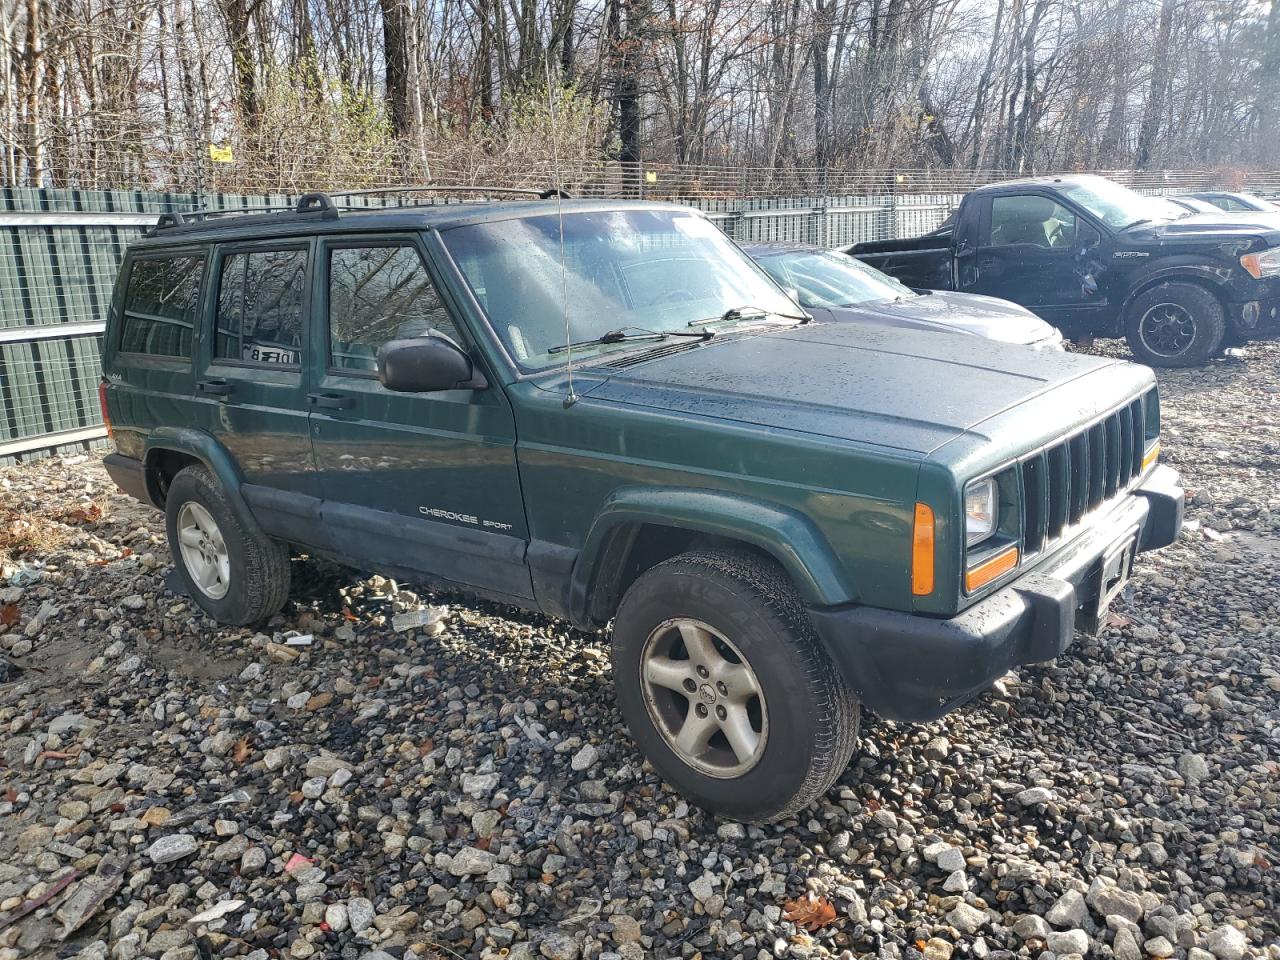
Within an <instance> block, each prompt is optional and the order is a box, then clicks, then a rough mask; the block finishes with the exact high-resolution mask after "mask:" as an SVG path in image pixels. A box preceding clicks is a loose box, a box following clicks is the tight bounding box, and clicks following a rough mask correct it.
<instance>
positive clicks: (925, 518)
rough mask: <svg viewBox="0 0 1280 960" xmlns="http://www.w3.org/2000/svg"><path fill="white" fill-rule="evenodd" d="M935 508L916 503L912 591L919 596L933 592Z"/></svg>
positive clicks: (912, 546)
mask: <svg viewBox="0 0 1280 960" xmlns="http://www.w3.org/2000/svg"><path fill="white" fill-rule="evenodd" d="M933 532H934V531H933V508H932V507H930V506H929V505H928V504H925V503H917V504H916V518H915V526H914V527H913V529H912V533H911V592H912V593H913V594H914V595H915V596H917V597H924V596H928V595H929V594H931V593H933Z"/></svg>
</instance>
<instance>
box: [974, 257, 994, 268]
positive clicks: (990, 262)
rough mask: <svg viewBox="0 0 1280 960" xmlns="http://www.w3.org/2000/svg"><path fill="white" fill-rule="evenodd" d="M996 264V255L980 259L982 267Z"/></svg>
mask: <svg viewBox="0 0 1280 960" xmlns="http://www.w3.org/2000/svg"><path fill="white" fill-rule="evenodd" d="M995 265H996V258H995V257H983V258H981V259H980V260H979V261H978V266H980V267H994V266H995Z"/></svg>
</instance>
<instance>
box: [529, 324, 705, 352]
mask: <svg viewBox="0 0 1280 960" xmlns="http://www.w3.org/2000/svg"><path fill="white" fill-rule="evenodd" d="M714 336H715V331H714V330H699V331H697V332H696V333H695V332H691V331H688V330H646V329H645V328H644V327H620V328H619V329H617V330H606V331H605V332H604V333H602V334H600V336H598V337H589V338H588V339H586V340H575V341H573V342H572V343H557V344H556V345H555V346H554V347H551V348H550V349H549V350H547V353H564V352H565V351H566V350H572V349H573V348H574V347H594V346H597V345H599V344H604V343H627V342H629V341H633V340H665V339H667V337H697V338H698V339H699V340H710V339H711V338H712V337H714Z"/></svg>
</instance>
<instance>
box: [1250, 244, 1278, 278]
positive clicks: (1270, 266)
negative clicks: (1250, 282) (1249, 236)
mask: <svg viewBox="0 0 1280 960" xmlns="http://www.w3.org/2000/svg"><path fill="white" fill-rule="evenodd" d="M1240 266H1242V267H1244V268H1245V269H1246V270H1248V271H1249V275H1250V276H1252V277H1253V279H1255V280H1261V279H1262V278H1263V277H1280V247H1272V248H1271V249H1270V250H1263V251H1262V252H1261V253H1246V254H1245V255H1244V256H1243V257H1241V258H1240Z"/></svg>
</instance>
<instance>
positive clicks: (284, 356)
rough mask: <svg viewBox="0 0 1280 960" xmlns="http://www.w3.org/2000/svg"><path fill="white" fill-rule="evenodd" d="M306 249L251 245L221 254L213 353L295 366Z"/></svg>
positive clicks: (298, 352)
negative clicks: (242, 249) (282, 248)
mask: <svg viewBox="0 0 1280 960" xmlns="http://www.w3.org/2000/svg"><path fill="white" fill-rule="evenodd" d="M306 277H307V251H306V250H302V249H294V250H252V251H246V252H244V253H229V254H227V255H226V256H225V257H223V258H222V271H221V277H220V278H219V283H218V313H217V321H216V324H215V329H216V333H217V335H216V336H215V337H214V342H213V355H214V357H216V358H218V359H220V360H239V361H243V362H246V363H261V364H267V365H284V366H297V365H298V363H299V362H300V357H301V353H302V292H303V287H304V284H305V282H306Z"/></svg>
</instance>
